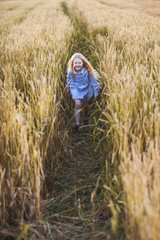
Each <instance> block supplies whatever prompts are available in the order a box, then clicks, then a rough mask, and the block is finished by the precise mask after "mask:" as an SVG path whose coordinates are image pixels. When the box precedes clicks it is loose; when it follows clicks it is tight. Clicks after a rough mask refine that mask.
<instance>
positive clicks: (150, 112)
mask: <svg viewBox="0 0 160 240" xmlns="http://www.w3.org/2000/svg"><path fill="white" fill-rule="evenodd" d="M159 11H160V2H159V1H156V0H146V1H144V0H139V1H136V0H128V1H127V0H124V1H121V0H120V1H118V0H102V1H101V0H81V1H79V0H78V1H74V0H66V1H60V0H58V1H56V0H49V1H45V0H41V1H40V0H34V1H31V0H28V1H21V0H20V1H7V0H6V1H5V0H4V1H2V0H0V36H1V40H0V136H1V137H0V156H1V163H0V236H1V239H9V238H7V237H10V239H19V240H20V239H129V240H144V239H145V240H158V239H159V235H160V225H159V221H160V163H159V162H160V159H159V158H160V157H159V156H160V122H159V117H160V34H159V32H160V21H159V20H160V14H159ZM74 52H82V54H84V55H85V56H86V57H87V58H88V60H89V61H90V62H91V63H92V65H93V66H94V68H95V69H96V70H97V71H98V72H99V73H100V75H101V79H100V94H99V98H98V101H97V103H96V104H95V105H94V110H93V109H92V110H91V116H93V117H92V118H91V123H92V127H91V130H92V133H90V135H91V136H92V138H93V141H92V144H93V146H94V148H95V151H97V152H98V154H99V159H98V160H97V161H99V165H98V166H99V169H98V170H97V169H96V170H95V172H93V174H94V175H95V176H96V184H94V188H93V190H92V193H91V195H90V202H91V205H92V212H91V214H90V216H88V218H89V219H92V221H91V220H90V221H91V222H94V221H95V219H96V221H99V220H98V219H101V228H99V229H100V230H99V229H95V228H94V227H93V225H92V226H90V227H91V228H90V230H89V231H88V232H92V235H89V233H87V235H76V236H77V238H76V237H75V236H72V235H70V236H68V235H63V234H64V232H63V230H62V229H63V228H64V227H63V224H62V225H61V231H60V230H59V231H57V230H55V229H54V228H53V229H52V230H51V228H49V227H48V226H49V224H50V225H51V223H50V222H49V221H50V220H48V222H46V220H44V218H43V217H44V214H43V211H42V209H43V207H42V205H43V204H44V201H45V204H46V202H47V201H51V200H49V199H51V198H52V197H53V193H52V191H53V189H54V188H55V187H54V185H55V182H56V180H55V177H54V174H53V173H56V176H58V174H59V175H60V173H59V172H57V169H59V166H61V164H62V163H61V159H63V158H69V159H72V158H73V153H72V150H71V148H70V149H69V147H68V146H69V145H68V142H69V141H71V139H72V140H73V139H74V136H72V135H70V130H69V129H70V123H71V122H72V120H73V114H72V113H71V110H70V107H71V106H72V104H73V103H72V102H71V100H69V99H67V97H66V94H65V92H66V71H67V62H68V60H69V59H70V57H71V55H72V54H73V53H74ZM83 141H84V139H83ZM77 144H79V143H77ZM94 144H95V145H94ZM88 149H89V148H88V147H87V146H85V148H84V149H83V151H84V152H85V151H86V152H87V151H88ZM77 154H79V153H78V151H77ZM89 158H91V155H89ZM61 167H62V168H63V165H62V166H61ZM79 168H81V166H79ZM83 187H85V185H84V186H83ZM50 188H51V189H50ZM56 194H58V193H55V195H56ZM47 199H48V200H47ZM95 209H96V210H95ZM99 212H103V213H104V214H103V218H101V217H100V214H99V215H98V213H99ZM48 219H51V217H50V218H48ZM52 220H53V219H52ZM35 222H36V230H35V229H34V228H32V230H34V232H32V231H31V230H30V232H29V230H28V229H31V226H32V224H33V223H34V224H35ZM107 222H109V227H106V224H107ZM70 224H71V222H70ZM42 225H43V226H44V229H45V233H43V231H41V230H38V229H40V227H41V226H42ZM52 225H54V224H53V222H52ZM74 228H75V229H77V228H76V227H75V225H74ZM74 228H73V229H74ZM15 229H17V231H15ZM85 229H86V228H85V227H84V228H83V231H82V232H83V234H84V232H85ZM52 231H53V232H52ZM54 231H55V232H56V235H54ZM75 231H77V232H78V231H79V230H75ZM95 232H96V233H95ZM102 232H103V233H102ZM47 234H48V235H47ZM49 234H50V235H49ZM35 236H36V237H35ZM46 236H47V237H46Z"/></svg>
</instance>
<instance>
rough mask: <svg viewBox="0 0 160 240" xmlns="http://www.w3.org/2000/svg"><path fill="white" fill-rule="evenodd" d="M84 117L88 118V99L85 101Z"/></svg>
mask: <svg viewBox="0 0 160 240" xmlns="http://www.w3.org/2000/svg"><path fill="white" fill-rule="evenodd" d="M83 119H84V121H85V120H88V101H85V102H84V103H83Z"/></svg>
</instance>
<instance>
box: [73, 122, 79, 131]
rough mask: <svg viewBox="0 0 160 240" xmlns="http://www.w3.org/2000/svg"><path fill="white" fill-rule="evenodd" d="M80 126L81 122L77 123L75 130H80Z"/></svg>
mask: <svg viewBox="0 0 160 240" xmlns="http://www.w3.org/2000/svg"><path fill="white" fill-rule="evenodd" d="M79 128H80V125H79V123H76V124H75V125H74V131H76V132H78V130H79Z"/></svg>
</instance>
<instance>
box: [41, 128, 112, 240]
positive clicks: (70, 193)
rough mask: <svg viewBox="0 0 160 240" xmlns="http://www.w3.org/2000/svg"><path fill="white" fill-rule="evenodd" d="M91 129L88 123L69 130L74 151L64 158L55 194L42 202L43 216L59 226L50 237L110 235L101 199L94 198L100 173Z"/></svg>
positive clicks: (93, 237)
mask: <svg viewBox="0 0 160 240" xmlns="http://www.w3.org/2000/svg"><path fill="white" fill-rule="evenodd" d="M92 130H93V129H92V127H85V128H82V129H81V130H80V132H78V133H74V132H73V131H72V130H71V129H70V131H69V139H68V142H67V151H69V152H70V153H72V154H71V155H70V156H71V157H66V159H62V162H61V166H60V167H59V168H58V171H57V174H56V175H57V178H56V179H55V186H54V190H53V193H52V197H51V198H50V200H49V201H47V202H46V204H44V206H43V208H44V209H46V211H43V212H44V213H45V214H44V216H43V219H46V221H48V222H50V224H51V222H52V223H53V224H54V227H55V226H56V231H57V232H56V233H55V235H54V238H52V237H51V238H50V239H63V240H65V239H66V240H68V239H90V240H91V239H95V240H98V239H107V236H110V235H109V234H107V233H106V232H105V229H104V222H105V221H106V218H104V217H105V216H104V215H103V213H102V208H101V206H100V205H101V204H102V202H101V203H100V202H99V201H97V203H96V206H95V203H94V204H93V203H92V202H91V195H92V193H93V191H94V189H95V186H96V182H97V178H98V176H99V175H100V173H101V167H100V161H99V160H100V159H99V155H98V152H96V151H95V148H94V144H93V138H92V136H90V135H89V133H91V132H92ZM97 200H98V199H97ZM108 227H109V225H108ZM51 232H52V231H51ZM52 234H53V232H52ZM52 236H53V235H52ZM108 239H109V238H108Z"/></svg>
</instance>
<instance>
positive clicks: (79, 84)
mask: <svg viewBox="0 0 160 240" xmlns="http://www.w3.org/2000/svg"><path fill="white" fill-rule="evenodd" d="M96 75H97V76H96ZM98 77H99V75H98V73H97V72H96V71H95V70H94V69H93V67H92V66H91V64H90V63H89V62H88V60H87V59H86V58H85V57H84V56H83V55H82V54H81V53H75V54H73V56H72V57H71V59H70V60H69V62H68V72H67V95H68V96H70V95H72V98H73V100H74V101H75V109H74V116H75V122H76V123H75V127H74V129H75V130H76V131H78V130H79V127H80V109H81V106H82V104H83V107H84V115H83V117H84V125H88V124H89V120H88V100H89V99H90V98H91V97H92V95H93V92H94V101H96V98H97V96H98V89H99V87H98V83H97V79H98Z"/></svg>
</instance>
